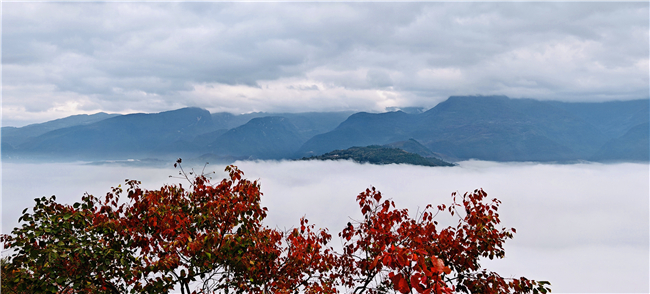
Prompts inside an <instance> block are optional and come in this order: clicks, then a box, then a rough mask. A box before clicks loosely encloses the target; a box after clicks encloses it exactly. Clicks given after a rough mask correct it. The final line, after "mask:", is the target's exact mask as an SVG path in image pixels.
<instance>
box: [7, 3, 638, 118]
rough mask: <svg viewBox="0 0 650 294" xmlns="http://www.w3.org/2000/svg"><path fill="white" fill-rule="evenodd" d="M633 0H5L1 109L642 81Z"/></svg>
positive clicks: (567, 92) (604, 86)
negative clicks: (613, 0)
mask: <svg viewBox="0 0 650 294" xmlns="http://www.w3.org/2000/svg"><path fill="white" fill-rule="evenodd" d="M648 21H649V10H648V3H647V2H637V3H7V2H5V3H3V4H2V92H3V93H2V94H3V96H2V115H3V117H2V119H3V125H5V126H7V125H13V126H22V125H25V124H28V123H34V122H43V121H47V120H51V119H55V118H61V117H65V116H68V115H73V114H81V113H95V112H99V111H104V112H117V113H131V112H159V111H164V110H171V109H176V108H180V107H186V106H198V107H203V108H206V109H208V110H210V111H211V112H218V111H228V112H233V113H246V112H253V111H267V112H302V111H338V110H354V111H383V110H384V109H385V108H386V107H406V106H421V107H426V108H429V107H433V106H435V105H436V104H437V103H439V102H441V101H443V100H445V99H446V98H447V97H449V96H450V95H475V94H482V95H491V94H502V95H507V96H510V97H513V98H520V97H526V98H536V99H552V100H563V101H605V100H625V99H640V98H647V97H648V95H649V92H648V91H649V85H648V71H649V62H648V60H649V44H648V38H649V34H648V33H649V28H648Z"/></svg>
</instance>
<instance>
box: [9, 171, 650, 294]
mask: <svg viewBox="0 0 650 294" xmlns="http://www.w3.org/2000/svg"><path fill="white" fill-rule="evenodd" d="M236 164H237V165H238V166H239V168H241V170H243V171H244V173H245V177H246V178H249V179H259V180H260V182H261V188H262V192H263V193H264V196H263V197H262V204H263V205H264V206H266V207H268V209H269V214H268V218H267V219H266V221H265V223H266V224H268V225H270V226H273V227H275V226H277V227H280V228H285V227H286V228H288V227H292V226H295V225H297V224H298V220H299V219H300V217H302V216H306V217H307V218H308V219H309V221H310V223H312V224H315V225H316V226H317V227H321V228H329V230H330V233H332V235H333V236H334V238H333V241H332V245H333V246H337V244H339V241H338V239H337V236H336V234H337V233H338V232H339V231H340V230H341V229H342V228H343V226H344V225H345V224H346V223H347V222H348V221H349V217H352V218H356V219H358V218H359V216H360V213H359V208H358V205H357V204H356V202H355V197H356V195H358V193H360V192H361V191H363V190H365V189H366V188H368V187H370V186H371V185H374V186H375V187H377V188H378V189H379V190H380V191H381V192H382V194H383V195H384V197H387V198H392V199H393V200H394V201H395V203H396V206H397V207H398V208H408V209H409V211H410V212H415V211H417V209H418V208H420V209H421V208H423V207H424V206H425V205H426V204H429V203H430V204H434V205H437V204H441V203H449V202H450V201H451V197H450V195H451V193H452V192H454V191H458V192H459V193H464V192H466V191H472V190H474V189H477V188H483V189H484V190H485V191H486V192H487V193H488V197H489V198H492V197H495V198H498V199H500V200H501V201H502V204H501V206H500V209H499V213H500V217H501V220H502V225H503V226H505V227H514V228H516V229H517V234H515V236H514V239H512V240H508V241H507V242H506V258H505V259H504V260H496V261H491V262H488V261H486V262H485V263H484V264H483V265H484V266H485V267H486V268H489V269H492V270H495V271H497V272H498V273H500V274H502V275H503V276H506V277H510V276H525V277H527V278H532V279H538V280H549V281H551V283H552V284H553V287H552V289H553V293H575V292H581V293H585V292H592V293H595V292H599V293H600V292H609V293H622V292H638V293H647V292H648V277H649V276H650V275H649V273H648V269H649V268H648V258H649V255H648V252H649V251H648V247H649V245H650V244H649V243H648V240H649V227H648V226H649V220H650V219H649V211H648V208H649V202H648V195H649V193H650V191H649V182H648V179H649V178H650V174H649V169H648V165H647V164H632V163H625V164H595V163H594V164H591V163H585V164H573V165H549V164H537V163H493V162H484V161H466V162H461V163H460V166H457V167H440V168H431V167H418V166H408V165H385V166H376V165H368V164H356V163H352V162H346V161H343V162H332V161H325V162H320V161H311V162H304V161H300V162H293V161H284V162H274V161H266V162H265V161H259V162H237V163H236ZM185 168H186V169H189V168H191V167H190V166H185ZM200 168H202V167H196V170H199V169H200ZM222 170H223V166H220V165H214V164H213V165H209V166H208V169H207V171H216V172H217V175H216V179H218V178H220V177H223V176H225V174H224V173H223V172H222ZM176 173H177V171H175V170H174V169H172V168H171V163H170V167H169V168H168V169H153V168H124V167H119V166H101V167H97V166H87V165H76V164H67V163H66V164H60V163H57V164H15V163H3V183H2V184H3V185H2V193H3V194H2V196H3V203H2V204H3V206H2V212H3V215H2V218H3V231H4V232H7V230H9V229H10V228H13V227H14V226H16V224H17V223H16V221H17V218H18V216H19V215H18V213H19V212H20V211H22V209H23V208H25V207H29V206H31V205H33V200H32V199H33V198H35V197H40V196H43V195H46V196H49V195H52V194H56V195H57V199H59V201H61V202H65V203H71V202H74V201H78V200H79V198H80V197H81V195H82V194H83V193H84V192H85V191H88V192H89V193H92V194H95V195H103V193H105V192H107V191H108V189H109V187H111V186H115V185H118V184H120V183H123V180H124V179H125V178H128V179H138V180H141V181H142V182H143V187H144V188H148V189H156V188H158V187H160V185H162V184H163V183H174V182H176V183H178V182H181V180H180V179H174V178H172V179H170V178H168V176H169V175H175V174H176ZM34 179H38V181H39V184H38V185H31V184H28V183H27V182H29V183H32V182H33V181H34ZM441 220H442V221H444V222H447V223H449V222H451V221H453V218H452V219H450V218H448V219H444V218H443V219H441Z"/></svg>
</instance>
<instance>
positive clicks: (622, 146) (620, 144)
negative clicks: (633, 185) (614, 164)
mask: <svg viewBox="0 0 650 294" xmlns="http://www.w3.org/2000/svg"><path fill="white" fill-rule="evenodd" d="M591 160H594V161H649V160H650V123H647V122H646V123H642V124H639V125H637V126H634V127H633V128H631V129H630V130H629V131H627V133H625V134H624V135H623V136H620V137H618V138H616V139H613V140H611V141H609V142H607V144H605V145H604V146H603V147H602V148H601V149H600V150H599V151H598V152H597V153H596V154H595V155H594V156H593V157H592V158H591Z"/></svg>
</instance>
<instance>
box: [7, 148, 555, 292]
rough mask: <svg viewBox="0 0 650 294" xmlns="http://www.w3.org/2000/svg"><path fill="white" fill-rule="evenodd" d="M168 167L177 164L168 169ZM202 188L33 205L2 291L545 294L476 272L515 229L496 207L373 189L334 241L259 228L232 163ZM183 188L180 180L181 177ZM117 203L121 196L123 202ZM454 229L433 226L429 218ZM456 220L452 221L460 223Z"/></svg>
mask: <svg viewBox="0 0 650 294" xmlns="http://www.w3.org/2000/svg"><path fill="white" fill-rule="evenodd" d="M178 164H180V159H179V161H178ZM226 171H227V172H228V177H227V178H225V179H223V180H221V181H220V182H219V183H216V184H211V183H210V181H209V179H208V178H206V177H205V176H204V175H201V176H196V177H195V178H192V179H190V183H191V185H190V187H189V188H184V187H183V186H182V185H166V186H163V187H161V188H160V189H159V190H152V191H149V190H143V189H141V188H140V187H139V185H140V182H137V181H133V180H127V181H126V185H125V189H126V191H125V190H124V189H123V188H122V187H121V186H118V187H117V188H113V189H112V190H111V191H110V192H108V193H107V194H106V195H105V196H104V197H101V198H98V197H94V196H92V195H88V194H86V195H84V196H83V197H82V199H81V202H78V203H74V204H72V205H65V204H60V203H57V202H56V198H55V197H54V196H52V197H49V198H46V197H42V198H38V199H35V202H36V203H35V205H34V207H33V209H32V211H33V212H32V213H28V209H25V210H24V211H23V215H22V216H21V217H20V219H19V221H20V222H21V223H22V226H21V227H18V228H15V229H14V230H13V231H12V233H11V234H8V235H2V236H1V237H0V239H1V241H2V242H3V244H4V248H5V249H6V250H7V251H8V252H9V255H8V257H6V258H3V259H2V292H4V293H111V294H117V293H169V292H171V291H173V290H176V291H178V289H180V291H181V293H188V294H189V293H297V292H300V293H339V292H343V293H369V294H371V293H424V294H429V293H455V292H460V293H546V292H550V289H549V286H550V284H549V283H548V282H545V281H533V280H528V279H526V278H523V277H522V278H517V279H507V278H503V277H501V276H500V275H498V274H497V273H494V272H491V271H487V270H486V269H482V268H481V266H480V259H481V258H490V259H493V258H503V257H504V256H505V251H504V249H503V244H504V242H505V240H507V239H510V238H512V237H513V233H515V229H506V228H500V227H498V225H499V224H500V220H499V214H498V213H497V210H498V207H499V204H500V202H499V201H498V200H497V199H493V200H491V201H488V200H487V199H486V197H487V193H485V192H484V191H483V190H475V191H474V192H473V193H466V194H465V195H463V196H462V197H459V196H457V195H456V194H453V195H452V203H451V204H450V205H449V206H447V205H439V206H437V207H433V206H431V205H428V206H427V207H426V209H425V210H424V211H423V212H421V213H419V214H418V215H417V216H416V217H415V218H411V217H410V216H409V214H408V210H406V209H396V208H395V203H394V202H393V201H391V200H385V199H383V196H382V195H381V192H379V191H377V190H376V189H375V188H374V187H373V188H370V189H367V190H366V191H364V192H362V193H360V194H359V195H358V196H357V202H358V204H359V208H360V209H361V213H362V214H363V219H362V220H360V221H354V222H349V223H348V224H347V226H346V227H345V228H344V229H343V231H342V232H340V233H339V236H340V238H341V239H342V244H343V251H342V252H337V251H335V250H334V249H332V247H330V246H329V245H328V244H329V242H330V240H331V235H330V234H329V233H328V230H327V229H324V230H323V229H321V230H316V229H315V226H314V225H313V224H309V221H308V220H307V219H306V218H304V217H303V218H302V219H300V223H299V225H298V226H297V227H296V228H293V229H290V230H288V231H280V230H278V229H272V228H269V227H268V226H266V225H264V223H263V221H264V219H265V217H266V215H267V209H266V208H265V207H262V206H261V205H260V201H261V196H262V193H261V192H260V185H259V183H258V182H257V181H250V180H247V179H244V178H243V172H242V171H240V170H239V169H238V168H237V167H235V166H228V167H227V168H226ZM188 179H189V178H188ZM124 197H125V198H126V199H124ZM441 212H442V213H449V214H451V215H452V216H454V215H456V216H458V224H457V225H456V226H452V227H447V228H442V229H440V228H438V223H437V221H436V220H435V217H436V216H437V215H438V214H439V213H441ZM461 213H462V215H463V216H460V214H461Z"/></svg>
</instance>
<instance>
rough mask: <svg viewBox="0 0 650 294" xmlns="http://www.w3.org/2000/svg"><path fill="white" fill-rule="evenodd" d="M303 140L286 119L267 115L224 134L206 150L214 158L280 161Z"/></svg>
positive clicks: (290, 153) (292, 151) (288, 155)
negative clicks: (224, 156) (228, 157)
mask: <svg viewBox="0 0 650 294" xmlns="http://www.w3.org/2000/svg"><path fill="white" fill-rule="evenodd" d="M305 140H306V138H305V137H303V136H301V135H300V133H299V131H298V129H297V128H296V127H295V126H294V125H293V124H292V123H291V122H290V121H289V120H288V119H287V118H284V117H278V116H267V117H259V118H254V119H251V120H250V121H249V122H248V123H246V124H244V125H242V126H239V127H236V128H234V129H231V130H229V131H227V132H226V133H224V134H223V135H221V136H219V137H218V138H217V139H216V140H214V141H213V142H212V143H210V144H209V145H208V150H207V151H208V152H210V153H213V154H217V155H229V156H251V157H253V158H259V159H280V158H288V157H290V156H291V155H293V153H294V152H295V151H296V150H297V149H298V147H300V145H301V144H302V143H304V142H305Z"/></svg>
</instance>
